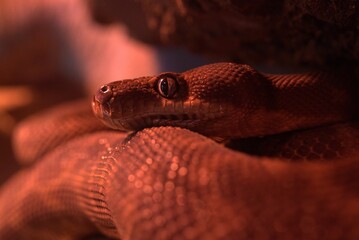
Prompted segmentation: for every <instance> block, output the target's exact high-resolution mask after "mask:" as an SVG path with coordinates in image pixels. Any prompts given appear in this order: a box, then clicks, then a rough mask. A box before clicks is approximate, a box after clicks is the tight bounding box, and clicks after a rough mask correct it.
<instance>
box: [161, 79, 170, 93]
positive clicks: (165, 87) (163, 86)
mask: <svg viewBox="0 0 359 240" xmlns="http://www.w3.org/2000/svg"><path fill="white" fill-rule="evenodd" d="M161 91H162V92H163V94H165V95H167V94H168V82H167V79H163V80H162V82H161Z"/></svg>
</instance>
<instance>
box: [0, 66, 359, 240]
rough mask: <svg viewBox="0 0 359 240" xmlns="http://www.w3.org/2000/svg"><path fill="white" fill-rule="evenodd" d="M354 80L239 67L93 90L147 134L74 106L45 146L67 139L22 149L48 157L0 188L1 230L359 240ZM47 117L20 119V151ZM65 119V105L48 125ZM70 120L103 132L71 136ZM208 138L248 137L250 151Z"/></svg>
mask: <svg viewBox="0 0 359 240" xmlns="http://www.w3.org/2000/svg"><path fill="white" fill-rule="evenodd" d="M354 84H355V77H353V76H347V77H344V76H342V75H335V74H334V75H331V74H324V73H315V74H297V75H269V74H261V73H259V72H257V71H255V70H254V69H252V68H251V67H249V66H247V65H239V64H234V63H218V64H213V65H207V66H203V67H200V68H196V69H193V70H190V71H187V72H184V73H182V74H177V73H163V74H160V75H158V76H155V77H142V78H137V79H133V80H123V81H119V82H114V83H110V84H107V85H105V86H103V87H101V89H100V90H99V91H98V92H97V93H96V94H95V96H94V98H93V103H92V108H93V110H94V112H95V114H96V116H97V117H99V118H100V119H101V120H102V122H104V123H105V124H106V125H108V126H110V127H112V128H115V129H120V130H141V129H143V130H141V131H139V132H136V133H135V134H131V135H129V136H127V135H126V134H125V133H121V132H118V131H109V130H101V131H100V129H101V128H102V127H101V125H99V124H98V122H96V120H89V119H91V115H90V110H89V109H88V107H86V106H85V105H81V106H83V107H82V108H81V107H79V106H77V107H76V109H74V111H73V112H71V111H70V114H69V116H73V117H74V116H77V117H78V116H79V114H80V113H81V116H82V118H77V119H78V120H77V121H72V122H71V124H67V125H66V126H69V128H68V129H67V130H66V131H57V132H56V133H57V134H58V135H57V137H55V138H53V137H52V138H51V137H48V138H47V139H52V140H51V141H49V140H47V142H46V141H43V142H42V145H48V146H51V147H50V148H51V149H53V148H54V146H56V145H60V146H58V147H56V148H55V149H54V150H52V151H50V152H48V153H45V152H46V151H45V150H44V151H42V150H41V151H32V152H34V153H33V154H32V155H31V154H23V155H24V157H23V158H24V159H25V158H26V157H28V158H29V159H25V160H24V161H27V162H30V161H33V159H37V158H40V156H43V157H41V158H40V159H39V160H38V161H37V162H36V163H35V164H34V165H33V166H31V167H30V168H28V169H26V170H23V171H22V172H21V173H19V174H18V175H16V176H15V177H14V178H13V179H12V180H11V181H10V182H9V183H8V184H7V185H6V186H5V187H4V188H3V189H2V191H1V193H0V216H1V217H2V219H7V221H1V222H0V238H1V239H24V238H29V237H31V238H38V239H76V238H80V237H84V236H90V235H92V234H96V233H98V232H100V233H102V234H104V235H106V236H109V237H115V238H121V239H294V238H295V239H338V238H341V239H357V238H359V207H358V200H359V199H358V198H359V186H358V184H359V181H358V180H359V179H358V174H357V173H358V170H359V165H358V160H359V153H358V150H357V146H358V143H359V131H358V123H357V122H356V120H355V114H356V113H357V110H358V101H357V95H356V92H355V91H356V89H355V88H354V87H353V86H354ZM70 107H71V106H70ZM76 114H77V115H76ZM63 115H64V114H63ZM40 119H44V115H41V116H39V117H38V118H37V119H36V118H33V119H31V120H29V121H28V123H27V125H26V124H24V125H23V126H22V127H20V128H19V130H18V133H17V135H18V136H19V137H18V138H17V142H16V143H17V146H18V147H17V148H18V149H19V151H21V150H22V149H26V146H29V145H30V143H29V142H31V141H34V139H33V138H31V136H32V133H33V132H35V131H37V133H38V132H39V127H38V125H37V127H36V128H35V127H34V128H33V129H30V128H29V126H30V125H33V126H35V123H36V122H37V123H38V122H39V121H40ZM49 119H50V118H49ZM69 119H70V118H68V117H66V118H64V117H61V113H59V116H55V117H52V118H51V119H50V120H48V122H47V123H46V122H45V123H42V125H43V128H46V125H47V126H49V125H51V124H54V122H61V123H62V124H65V123H68V122H69V121H71V120H69ZM71 119H74V118H71ZM81 119H86V121H87V122H86V124H87V125H86V126H88V127H85V128H84V130H83V131H82V130H81V131H79V129H80V128H79V126H84V124H83V122H84V120H81ZM49 122H51V124H50V123H49ZM149 127H153V128H149ZM71 128H73V129H76V130H77V131H78V132H79V134H80V133H84V132H90V131H94V130H97V131H95V132H92V133H90V134H87V135H84V136H82V137H78V138H76V139H74V140H71V141H69V139H68V138H70V137H68V138H66V136H69V134H68V132H70V131H71V130H70V129H71ZM184 128H187V129H190V130H192V131H190V130H187V129H184ZM34 129H35V130H34ZM49 129H53V128H51V127H50V128H49ZM193 131H195V132H198V133H200V134H198V133H195V132H193ZM26 135H27V136H30V137H28V138H25V137H20V136H26ZM45 135H46V133H45ZM47 135H48V136H49V135H51V136H53V134H47ZM73 135H74V134H73ZM75 135H78V134H75ZM205 136H208V137H213V138H216V139H218V138H221V139H229V138H238V139H239V140H237V141H238V142H237V144H238V146H237V145H236V146H237V147H239V149H243V151H244V150H248V149H249V148H248V146H249V145H250V149H251V150H248V151H247V153H244V152H237V151H233V150H231V149H228V148H226V147H225V146H224V145H223V144H220V143H217V142H215V141H213V140H212V139H210V138H207V137H205ZM29 139H30V140H29ZM43 139H44V137H41V140H43ZM62 141H66V142H67V143H65V144H60V142H62ZM49 142H50V143H49ZM248 143H250V144H248ZM43 148H44V147H43ZM48 148H49V147H48ZM253 149H254V151H253ZM24 151H25V150H24ZM28 152H31V151H28ZM249 152H250V154H249ZM29 155H31V157H29ZM284 160H285V161H284ZM287 160H297V161H287ZM304 160H313V161H304ZM315 160H321V161H315ZM330 160H331V161H330ZM8 196H12V197H11V198H10V197H8Z"/></svg>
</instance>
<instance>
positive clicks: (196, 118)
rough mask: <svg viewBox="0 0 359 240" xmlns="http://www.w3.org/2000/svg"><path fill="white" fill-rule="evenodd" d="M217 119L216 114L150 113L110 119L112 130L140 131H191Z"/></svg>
mask: <svg viewBox="0 0 359 240" xmlns="http://www.w3.org/2000/svg"><path fill="white" fill-rule="evenodd" d="M218 117H219V116H218V114H215V113H212V114H200V113H179V114H174V113H152V114H146V115H142V116H132V117H124V118H117V119H112V124H113V125H114V126H113V127H114V128H116V129H122V130H140V129H143V128H147V127H156V126H173V127H184V128H189V129H191V128H195V127H196V126H198V125H200V124H202V123H203V122H208V121H211V120H214V119H216V118H218Z"/></svg>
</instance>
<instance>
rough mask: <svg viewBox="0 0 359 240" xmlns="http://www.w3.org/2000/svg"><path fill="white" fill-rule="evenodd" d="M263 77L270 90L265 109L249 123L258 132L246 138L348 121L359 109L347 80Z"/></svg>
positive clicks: (319, 75) (313, 75)
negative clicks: (267, 82)
mask: <svg viewBox="0 0 359 240" xmlns="http://www.w3.org/2000/svg"><path fill="white" fill-rule="evenodd" d="M263 75H264V77H265V78H266V79H267V80H268V81H269V83H270V90H269V91H268V94H267V95H266V98H265V101H264V102H263V106H264V107H263V108H259V109H258V111H257V114H253V116H252V119H251V122H252V123H253V124H255V125H256V126H253V129H257V132H255V133H253V132H251V133H250V134H248V135H251V136H258V135H270V134H276V133H280V132H286V131H292V130H298V129H305V128H311V127H316V126H321V125H328V124H333V123H336V122H341V121H347V120H349V119H351V118H353V112H354V111H355V109H357V108H358V104H357V101H356V100H355V97H356V96H354V95H353V93H352V91H351V87H352V83H353V81H352V80H351V79H350V78H344V77H338V76H336V75H331V74H328V73H310V74H290V75H288V74H286V75H277V74H263ZM256 119H257V120H256Z"/></svg>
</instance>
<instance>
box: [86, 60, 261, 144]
mask: <svg viewBox="0 0 359 240" xmlns="http://www.w3.org/2000/svg"><path fill="white" fill-rule="evenodd" d="M255 74H257V73H256V72H255V71H254V70H253V69H252V68H250V67H249V66H247V65H239V64H231V63H219V64H212V65H206V66H203V67H199V68H196V69H192V70H189V71H187V72H184V73H171V72H166V73H161V74H159V75H157V76H153V77H140V78H136V79H127V80H122V81H117V82H112V83H109V84H106V85H104V86H102V87H101V88H100V89H99V90H98V91H97V92H96V93H95V95H94V97H93V103H92V107H93V110H94V113H95V115H96V116H97V117H98V118H100V119H101V120H102V122H104V123H105V124H106V125H107V126H109V127H111V128H114V129H118V130H125V131H133V130H140V129H142V128H145V127H154V126H175V127H184V128H188V129H191V130H194V131H197V132H200V133H203V134H206V135H208V136H218V137H222V136H224V135H233V125H234V124H235V125H236V124H238V123H237V122H236V121H237V119H240V118H243V115H241V114H239V112H240V111H244V110H245V108H246V107H247V106H250V104H247V102H248V99H253V96H252V97H248V94H253V93H258V91H257V92H256V90H254V89H251V88H253V87H255V84H256V79H255V77H257V79H260V78H258V76H254V75H255ZM253 76H254V77H253ZM241 108H242V109H241ZM238 109H240V110H238ZM243 109H244V110H243Z"/></svg>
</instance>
